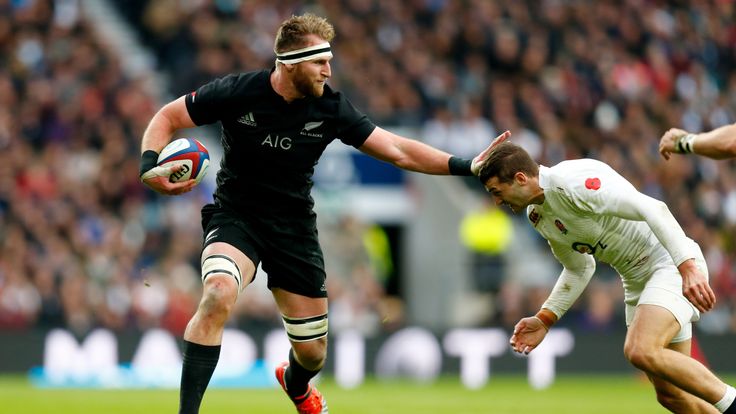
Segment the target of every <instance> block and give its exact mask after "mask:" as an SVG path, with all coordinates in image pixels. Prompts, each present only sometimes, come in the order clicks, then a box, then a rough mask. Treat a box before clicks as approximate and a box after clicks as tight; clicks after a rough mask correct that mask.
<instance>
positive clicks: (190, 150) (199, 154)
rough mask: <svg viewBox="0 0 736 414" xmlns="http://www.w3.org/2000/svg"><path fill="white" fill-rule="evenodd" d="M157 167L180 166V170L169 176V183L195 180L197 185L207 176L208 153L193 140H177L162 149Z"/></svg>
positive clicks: (199, 143) (200, 144)
mask: <svg viewBox="0 0 736 414" xmlns="http://www.w3.org/2000/svg"><path fill="white" fill-rule="evenodd" d="M158 165H159V166H160V167H171V166H173V165H181V166H182V169H181V170H179V171H177V172H175V173H173V174H171V176H169V181H171V182H172V183H177V182H179V181H186V180H189V179H195V180H197V184H199V182H200V181H202V178H204V176H205V175H206V174H207V167H209V165H210V153H209V152H208V151H207V148H206V147H205V146H204V145H202V143H201V142H199V141H198V140H196V139H194V138H179V139H177V140H174V141H171V142H170V143H169V144H168V145H167V146H165V147H164V149H163V150H162V151H161V153H160V154H159V155H158Z"/></svg>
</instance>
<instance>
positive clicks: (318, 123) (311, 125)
mask: <svg viewBox="0 0 736 414" xmlns="http://www.w3.org/2000/svg"><path fill="white" fill-rule="evenodd" d="M324 122H325V121H314V122H307V123H306V124H304V128H302V132H300V134H301V135H308V136H310V137H316V138H322V134H319V133H315V132H310V131H312V130H313V129H317V128H319V127H321V126H322V124H323V123H324Z"/></svg>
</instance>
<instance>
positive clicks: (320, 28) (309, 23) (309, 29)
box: [273, 13, 335, 53]
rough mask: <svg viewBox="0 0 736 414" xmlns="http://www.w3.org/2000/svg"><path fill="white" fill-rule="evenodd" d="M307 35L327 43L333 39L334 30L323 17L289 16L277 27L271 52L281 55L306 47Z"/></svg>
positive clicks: (310, 14)
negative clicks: (317, 37) (314, 36)
mask: <svg viewBox="0 0 736 414" xmlns="http://www.w3.org/2000/svg"><path fill="white" fill-rule="evenodd" d="M307 35H317V36H319V37H320V38H322V39H324V40H325V41H327V42H329V41H331V40H332V39H333V38H334V37H335V28H334V27H332V25H331V24H330V22H328V21H327V19H325V18H324V17H319V16H317V15H314V14H312V13H305V14H302V15H300V16H291V17H290V18H288V19H286V20H284V22H283V23H281V26H279V30H278V32H276V40H275V41H274V44H273V50H274V52H276V53H283V52H289V51H291V50H295V49H301V48H303V47H305V46H306V45H307V40H306V39H305V38H306V37H307Z"/></svg>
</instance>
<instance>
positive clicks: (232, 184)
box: [141, 14, 510, 414]
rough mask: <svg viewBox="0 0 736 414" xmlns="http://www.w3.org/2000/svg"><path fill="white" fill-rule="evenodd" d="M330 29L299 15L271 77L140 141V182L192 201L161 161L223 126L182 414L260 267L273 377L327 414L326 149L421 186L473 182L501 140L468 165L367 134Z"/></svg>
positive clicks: (289, 25) (190, 111)
mask: <svg viewBox="0 0 736 414" xmlns="http://www.w3.org/2000/svg"><path fill="white" fill-rule="evenodd" d="M334 34H335V33H334V29H333V27H332V25H331V24H330V23H328V22H327V20H325V19H324V18H321V17H318V16H315V15H312V14H305V15H301V16H292V17H291V18H289V19H288V20H286V21H284V22H283V23H282V25H281V26H280V28H279V30H278V33H277V35H276V40H275V44H274V51H275V52H276V65H275V67H274V68H272V69H270V70H261V71H255V72H248V73H237V74H231V75H228V76H225V77H223V78H220V79H217V80H214V81H212V82H210V83H208V84H205V85H203V86H201V87H200V88H199V89H197V90H196V91H194V92H191V93H189V94H187V95H185V96H182V97H180V98H178V99H176V100H174V101H172V102H170V103H168V104H167V105H165V106H164V107H163V108H161V109H160V110H159V111H158V112H157V113H156V114H155V115H154V117H153V118H152V120H151V121H150V124H149V125H148V127H147V129H146V131H145V133H144V135H143V140H142V157H141V179H142V180H143V182H144V183H145V184H146V185H148V186H149V187H151V188H152V189H153V190H155V191H157V192H159V193H162V194H169V195H174V194H181V193H184V192H187V191H189V190H191V189H192V188H193V187H194V185H195V183H194V180H190V181H188V182H181V183H171V182H169V179H168V177H169V175H170V174H171V172H172V169H165V168H162V167H156V159H157V157H158V152H160V151H161V149H162V148H163V147H164V146H165V145H166V144H167V143H169V142H170V141H171V139H172V137H173V135H174V133H175V132H176V131H177V130H179V129H183V128H192V127H195V126H197V125H204V124H210V123H214V122H217V121H220V122H221V124H222V145H223V147H224V156H223V160H222V163H221V169H220V171H219V173H218V174H217V189H216V190H215V194H214V203H213V204H208V205H206V206H204V207H203V209H202V226H203V229H204V249H203V252H202V257H201V264H202V280H203V284H204V289H203V294H202V299H201V302H200V303H199V306H198V309H197V311H196V313H195V315H194V316H193V317H192V319H191V321H190V322H189V324H188V326H187V328H186V331H185V333H184V363H183V370H182V377H181V389H180V406H179V407H180V408H179V413H181V414H192V413H197V412H198V411H199V406H200V403H201V400H202V396H203V394H204V392H205V390H206V388H207V385H208V383H209V380H210V378H211V376H212V373H213V371H214V369H215V366H216V365H217V361H218V358H219V353H220V344H221V340H222V333H223V329H224V325H225V322H226V321H227V320H228V317H229V316H230V312H231V310H232V308H233V306H234V305H235V301H236V299H237V297H238V294H239V293H240V292H241V291H242V290H243V289H244V288H245V287H246V286H247V285H248V284H249V283H250V282H251V281H252V279H253V277H254V275H255V272H256V267H257V266H258V264H259V263H262V265H263V270H264V271H265V272H266V273H267V274H268V287H269V289H270V290H271V292H272V294H273V297H274V299H275V301H276V303H277V306H278V308H279V310H280V312H281V314H282V316H283V322H284V327H285V329H286V332H287V334H288V337H289V339H290V341H291V346H292V348H291V351H290V352H289V362H288V363H287V362H284V363H283V364H282V365H280V366H279V367H278V368H277V370H276V377H277V379H278V381H279V383H280V384H281V386H282V387H283V389H284V390H285V391H286V393H287V394H288V395H289V397H290V398H291V399H292V400H293V402H294V404H295V405H296V407H297V411H298V412H299V413H302V414H316V413H327V404H326V403H325V400H324V398H323V397H322V395H321V394H320V393H319V392H318V391H317V389H316V388H315V387H314V386H312V385H311V384H310V383H309V381H310V379H311V378H313V377H314V376H315V375H316V374H317V373H318V372H319V370H320V369H321V368H322V366H323V364H324V362H325V356H326V348H327V291H326V289H325V269H324V263H323V258H322V250H321V248H320V245H319V241H318V240H317V230H316V216H315V213H314V211H313V204H314V202H313V200H312V197H311V196H310V191H311V188H312V180H311V177H312V173H313V171H314V166H315V165H316V164H317V162H318V160H319V158H320V156H321V155H322V152H323V151H324V149H325V147H326V146H327V145H328V144H329V143H330V142H332V141H333V140H335V139H339V140H341V141H342V142H343V143H345V144H347V145H352V146H353V147H355V148H357V149H358V150H360V151H362V152H364V153H366V154H368V155H371V156H373V157H375V158H377V159H380V160H383V161H386V162H389V163H391V164H393V165H395V166H397V167H399V168H402V169H405V170H409V171H416V172H420V173H425V174H436V175H447V174H453V175H473V174H476V173H477V171H476V170H477V168H476V165H478V164H479V163H480V161H482V160H483V159H484V158H485V157H486V155H487V154H488V153H489V152H490V150H491V149H492V148H493V145H494V144H496V143H498V142H501V141H503V140H505V139H506V138H507V137H508V136H509V135H510V133H509V132H504V133H503V134H501V135H500V136H499V137H497V138H496V140H494V142H493V143H491V145H489V147H488V148H487V149H486V150H485V151H483V152H482V153H481V154H479V155H478V156H477V157H476V158H474V159H473V160H464V159H460V158H457V157H454V156H451V155H450V154H447V153H445V152H443V151H440V150H438V149H435V148H433V147H430V146H428V145H425V144H423V143H421V142H419V141H416V140H412V139H408V138H404V137H401V136H398V135H396V134H393V133H391V132H388V131H386V130H384V129H381V128H379V127H377V126H375V125H374V124H373V123H372V122H371V121H370V120H369V119H368V117H366V116H365V115H364V114H363V113H361V112H360V111H358V110H357V109H356V108H355V107H353V105H352V104H351V103H350V101H348V100H347V99H346V98H345V96H343V95H342V94H341V93H339V92H337V91H334V90H332V89H331V88H330V86H329V85H327V83H326V82H327V80H328V79H329V78H330V75H331V68H330V59H331V58H332V52H331V50H330V44H329V42H330V41H331V40H332V38H333V37H334Z"/></svg>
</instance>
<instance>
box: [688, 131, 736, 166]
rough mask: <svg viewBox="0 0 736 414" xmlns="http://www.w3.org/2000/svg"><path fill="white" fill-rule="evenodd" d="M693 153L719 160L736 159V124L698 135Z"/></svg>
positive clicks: (694, 142)
mask: <svg viewBox="0 0 736 414" xmlns="http://www.w3.org/2000/svg"><path fill="white" fill-rule="evenodd" d="M693 152H694V153H695V154H698V155H703V156H706V157H709V158H715V159H719V160H720V159H726V158H733V157H736V124H731V125H725V126H722V127H720V128H716V129H714V130H712V131H708V132H703V133H700V134H696V138H695V141H693Z"/></svg>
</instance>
